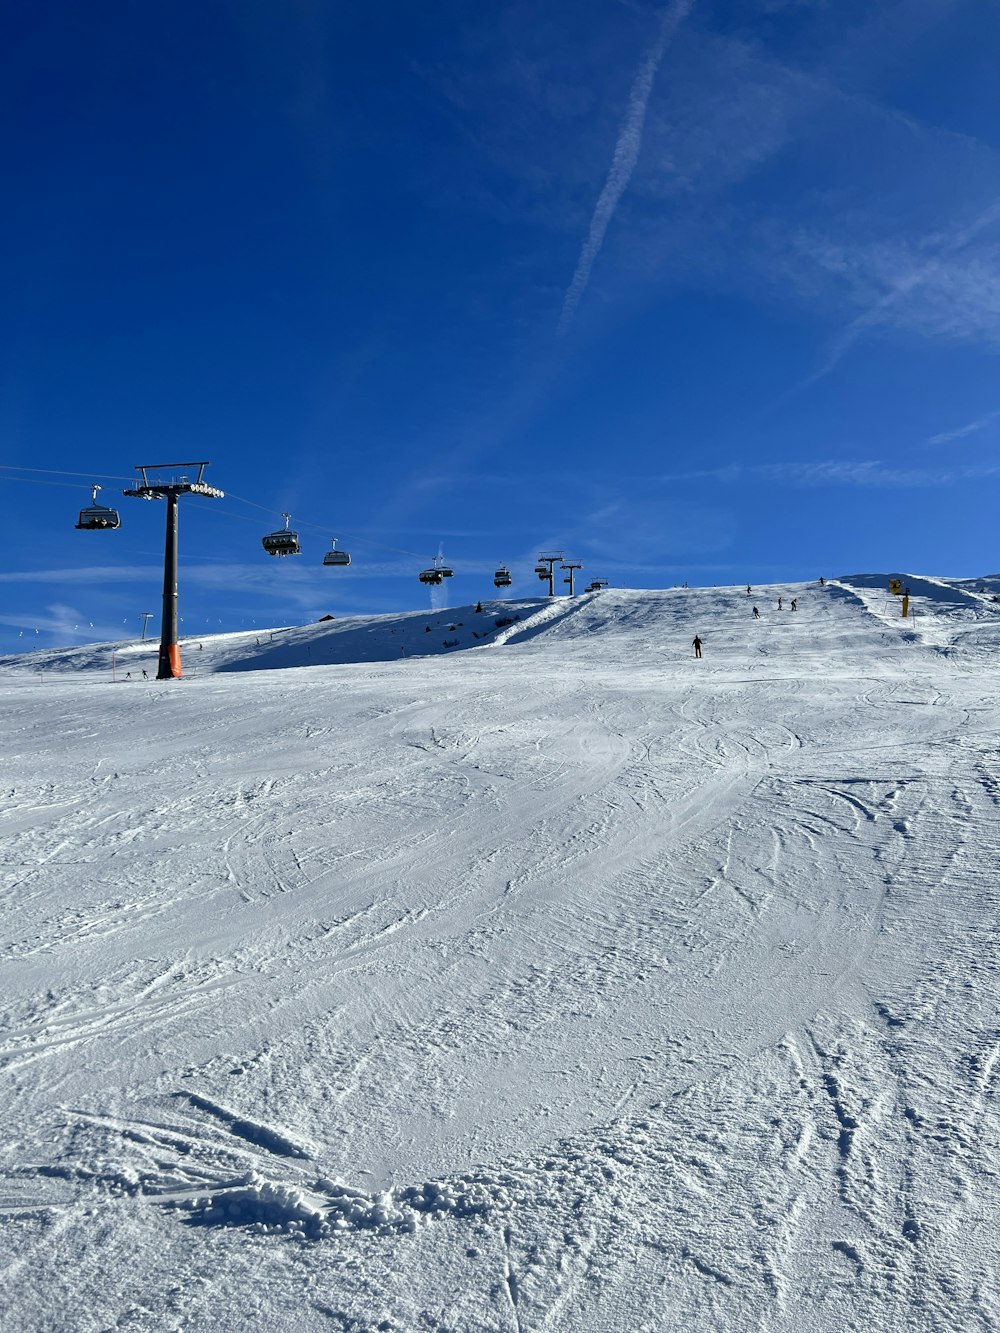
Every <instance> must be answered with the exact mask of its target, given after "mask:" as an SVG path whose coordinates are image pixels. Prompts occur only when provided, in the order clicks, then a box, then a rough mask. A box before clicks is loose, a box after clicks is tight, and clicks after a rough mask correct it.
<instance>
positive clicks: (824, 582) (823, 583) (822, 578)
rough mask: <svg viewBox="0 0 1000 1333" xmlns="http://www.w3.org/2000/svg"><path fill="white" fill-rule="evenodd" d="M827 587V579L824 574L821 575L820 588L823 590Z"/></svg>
mask: <svg viewBox="0 0 1000 1333" xmlns="http://www.w3.org/2000/svg"><path fill="white" fill-rule="evenodd" d="M825 585H826V579H825V578H824V577H823V575H822V574H820V576H819V586H820V587H821V588H822V587H824V586H825Z"/></svg>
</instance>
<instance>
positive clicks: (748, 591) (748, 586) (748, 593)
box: [747, 583, 750, 597]
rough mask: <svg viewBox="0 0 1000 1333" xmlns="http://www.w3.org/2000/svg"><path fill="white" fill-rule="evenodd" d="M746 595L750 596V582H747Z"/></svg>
mask: <svg viewBox="0 0 1000 1333" xmlns="http://www.w3.org/2000/svg"><path fill="white" fill-rule="evenodd" d="M747 596H748V597H749V596H750V584H749V583H748V584H747Z"/></svg>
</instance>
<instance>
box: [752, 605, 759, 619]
mask: <svg viewBox="0 0 1000 1333" xmlns="http://www.w3.org/2000/svg"><path fill="white" fill-rule="evenodd" d="M753 618H754V620H760V612H759V611H758V610H757V608H756V607H754V609H753Z"/></svg>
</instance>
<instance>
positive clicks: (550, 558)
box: [535, 551, 563, 597]
mask: <svg viewBox="0 0 1000 1333" xmlns="http://www.w3.org/2000/svg"><path fill="white" fill-rule="evenodd" d="M562 558H563V555H562V551H560V552H559V554H558V555H540V556H539V557H538V564H537V565H536V566H535V573H536V574H537V575H538V577H539V578H540V579H541V580H542V582H544V581H545V580H546V579H548V583H549V596H550V597H554V596H555V595H556V576H555V574H554V572H553V571H554V569H555V566H556V565H558V564H559V563H560V561H561V560H562Z"/></svg>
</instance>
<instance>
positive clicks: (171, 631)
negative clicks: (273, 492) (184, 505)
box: [124, 463, 225, 680]
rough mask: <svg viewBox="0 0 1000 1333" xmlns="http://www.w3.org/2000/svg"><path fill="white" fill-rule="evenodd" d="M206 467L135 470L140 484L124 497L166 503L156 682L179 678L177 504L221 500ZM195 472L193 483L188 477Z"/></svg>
mask: <svg viewBox="0 0 1000 1333" xmlns="http://www.w3.org/2000/svg"><path fill="white" fill-rule="evenodd" d="M208 466H209V465H208V463H145V464H142V465H140V466H137V467H136V472H139V473H141V475H142V481H141V482H140V483H139V484H137V485H136V486H134V487H133V489H132V490H130V491H125V492H124V494H125V495H134V496H136V497H137V498H138V499H140V500H166V502H167V537H166V543H165V546H164V553H163V616H162V619H161V632H160V665H159V669H158V670H157V672H156V679H157V680H179V679H180V675H181V650H180V645H179V644H178V642H177V501H178V499H179V498H180V497H181V496H182V495H207V496H209V497H211V498H212V499H213V500H221V499H222V497H223V495H224V494H225V492H223V491H219V490H216V488H215V487H214V486H209V485H208V483H207V482H204V481H202V477H203V476H204V475H205V469H206V468H207V467H208ZM195 468H197V469H198V475H197V476H196V477H195V479H194V481H191V480H189V474H190V473H192V472H193V471H194V469H195ZM174 469H176V470H177V472H178V473H180V475H179V476H176V475H172V476H171V478H170V480H169V481H163V480H161V481H157V480H155V479H154V480H152V481H151V480H150V478H149V475H148V474H149V473H150V472H153V473H159V474H161V475H162V474H164V473H173V472H174Z"/></svg>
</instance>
